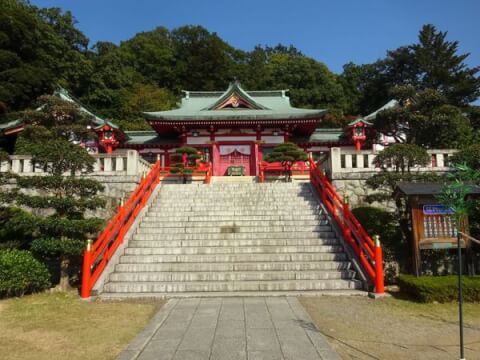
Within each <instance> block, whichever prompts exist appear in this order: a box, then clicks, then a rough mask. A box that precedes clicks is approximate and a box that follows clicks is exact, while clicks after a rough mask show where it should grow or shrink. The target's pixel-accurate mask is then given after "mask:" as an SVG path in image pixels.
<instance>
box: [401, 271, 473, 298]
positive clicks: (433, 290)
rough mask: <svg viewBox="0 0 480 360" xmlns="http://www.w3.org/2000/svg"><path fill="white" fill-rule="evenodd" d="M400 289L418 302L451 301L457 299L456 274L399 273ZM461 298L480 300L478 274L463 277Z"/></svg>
mask: <svg viewBox="0 0 480 360" xmlns="http://www.w3.org/2000/svg"><path fill="white" fill-rule="evenodd" d="M398 282H399V285H400V291H401V292H402V294H405V295H407V296H408V297H410V298H411V299H413V300H416V301H419V302H425V303H428V302H434V301H436V302H440V303H446V302H452V301H457V299H458V278H457V276H420V277H415V276H412V275H401V276H400V277H399V279H398ZM463 298H464V301H466V302H480V276H474V277H467V276H464V277H463Z"/></svg>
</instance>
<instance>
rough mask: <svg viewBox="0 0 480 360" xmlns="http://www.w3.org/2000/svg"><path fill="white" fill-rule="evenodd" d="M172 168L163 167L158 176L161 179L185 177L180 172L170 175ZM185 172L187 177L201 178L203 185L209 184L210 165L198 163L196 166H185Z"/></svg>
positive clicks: (210, 176) (210, 175)
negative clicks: (202, 178)
mask: <svg viewBox="0 0 480 360" xmlns="http://www.w3.org/2000/svg"><path fill="white" fill-rule="evenodd" d="M171 169H172V167H171V166H164V167H162V168H161V169H160V175H161V177H162V179H163V178H177V179H178V178H182V177H184V176H185V175H184V174H183V173H182V172H177V173H172V172H171ZM184 169H185V170H187V171H186V172H185V173H187V174H188V176H192V177H201V176H203V177H204V178H205V179H204V183H205V184H210V180H211V178H212V163H210V162H209V163H198V164H197V165H196V166H185V167H184Z"/></svg>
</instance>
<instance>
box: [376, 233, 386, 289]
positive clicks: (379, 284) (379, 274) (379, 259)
mask: <svg viewBox="0 0 480 360" xmlns="http://www.w3.org/2000/svg"><path fill="white" fill-rule="evenodd" d="M374 239H375V294H378V295H381V294H383V293H384V292H385V288H384V280H383V255H382V246H381V244H380V236H378V235H375V236H374Z"/></svg>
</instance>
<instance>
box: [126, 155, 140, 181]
mask: <svg viewBox="0 0 480 360" xmlns="http://www.w3.org/2000/svg"><path fill="white" fill-rule="evenodd" d="M138 171H139V169H138V152H137V151H136V150H127V175H138Z"/></svg>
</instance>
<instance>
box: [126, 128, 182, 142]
mask: <svg viewBox="0 0 480 360" xmlns="http://www.w3.org/2000/svg"><path fill="white" fill-rule="evenodd" d="M125 135H126V137H127V139H126V140H125V142H124V144H126V145H142V144H163V145H168V144H177V143H178V142H179V140H178V138H170V137H165V136H159V135H158V134H157V132H156V131H154V130H144V131H125Z"/></svg>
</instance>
